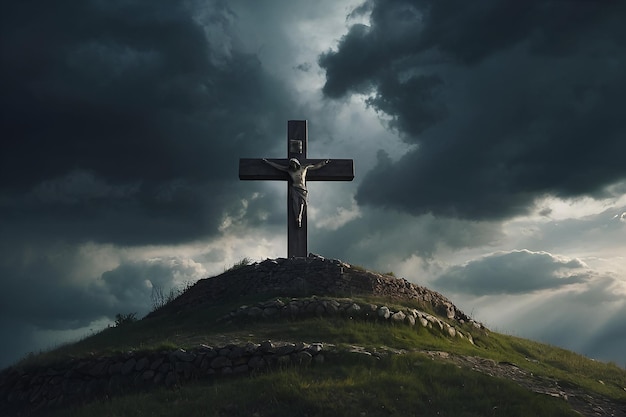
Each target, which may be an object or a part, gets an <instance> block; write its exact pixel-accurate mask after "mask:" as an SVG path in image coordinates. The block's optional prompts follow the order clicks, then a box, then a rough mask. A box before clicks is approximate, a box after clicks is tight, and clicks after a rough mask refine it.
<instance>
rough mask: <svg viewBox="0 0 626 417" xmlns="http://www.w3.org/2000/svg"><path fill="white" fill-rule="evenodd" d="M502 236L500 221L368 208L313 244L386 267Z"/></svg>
mask: <svg viewBox="0 0 626 417" xmlns="http://www.w3.org/2000/svg"><path fill="white" fill-rule="evenodd" d="M501 237H502V230H501V227H500V225H499V224H497V223H492V222H471V221H466V220H459V219H441V218H436V217H434V216H432V215H423V216H411V215H407V214H406V213H401V212H393V211H383V210H378V209H371V208H365V209H363V211H362V213H361V217H359V218H358V219H355V220H352V221H350V222H348V223H346V224H345V225H343V226H341V227H340V228H339V229H337V232H335V233H322V234H317V233H316V234H315V235H313V236H312V237H311V244H310V247H311V248H312V250H313V251H315V250H318V251H320V252H321V254H322V255H325V256H333V257H339V258H341V259H344V260H346V261H348V262H355V263H361V264H362V265H364V266H367V267H369V268H382V269H384V268H388V267H389V266H390V264H391V265H393V264H395V263H397V262H399V261H402V260H406V259H407V258H410V257H411V256H413V255H416V256H419V257H421V258H425V259H430V258H433V257H434V256H435V253H436V252H437V250H439V249H441V248H442V247H445V248H449V249H454V250H458V249H463V248H468V247H476V246H483V245H489V244H492V243H494V242H495V241H497V240H498V239H499V238H501ZM316 248H320V249H316Z"/></svg>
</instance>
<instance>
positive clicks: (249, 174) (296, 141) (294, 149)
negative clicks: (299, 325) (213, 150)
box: [239, 120, 354, 258]
mask: <svg viewBox="0 0 626 417" xmlns="http://www.w3.org/2000/svg"><path fill="white" fill-rule="evenodd" d="M308 139H309V138H308V127H307V121H306V120H289V121H288V122H287V159H267V160H264V159H252V158H241V159H239V179H240V180H283V181H289V183H288V186H287V194H288V195H287V256H288V257H290V258H291V257H306V256H307V222H306V204H305V205H304V211H303V213H302V217H301V222H300V225H298V215H297V213H296V212H295V210H294V208H293V207H292V206H293V201H294V200H293V199H294V198H297V196H295V195H294V193H296V192H297V191H294V190H293V188H294V187H293V186H292V185H293V184H292V179H291V177H290V175H289V173H288V172H283V171H281V170H279V169H277V168H275V167H273V166H272V165H270V163H268V161H269V162H271V163H273V164H278V165H281V166H284V167H287V166H289V161H290V159H291V158H296V159H298V161H300V164H301V166H303V167H304V166H306V165H309V164H310V165H315V164H320V165H322V164H323V163H324V162H323V161H326V159H307V156H306V150H307V142H308ZM329 161H330V162H329V163H328V164H327V165H324V166H322V167H321V168H313V169H310V170H308V172H307V173H306V181H352V180H353V179H354V161H353V160H352V159H332V160H329Z"/></svg>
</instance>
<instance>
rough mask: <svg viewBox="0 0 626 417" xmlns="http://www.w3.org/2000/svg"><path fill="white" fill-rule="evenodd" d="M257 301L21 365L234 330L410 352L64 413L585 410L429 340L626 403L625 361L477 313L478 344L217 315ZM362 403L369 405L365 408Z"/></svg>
mask: <svg viewBox="0 0 626 417" xmlns="http://www.w3.org/2000/svg"><path fill="white" fill-rule="evenodd" d="M264 300H265V299H263V301H264ZM256 301H261V300H258V299H255V298H254V297H251V298H248V299H241V300H238V301H237V302H235V303H233V302H225V303H216V304H215V305H212V306H209V307H204V308H202V309H198V310H194V311H185V312H181V313H179V314H176V315H168V316H165V315H164V316H160V317H154V318H150V319H145V320H140V321H137V322H133V323H128V324H125V325H123V326H119V327H113V328H108V329H105V330H104V331H102V332H100V333H98V334H95V335H92V336H90V337H88V338H85V339H83V340H81V341H79V342H77V343H75V344H72V345H66V346H63V347H60V348H58V349H55V350H53V351H50V352H46V353H44V354H40V355H36V356H33V357H29V358H28V359H25V360H23V361H22V362H20V363H19V364H18V366H20V367H30V366H39V365H44V364H50V363H54V362H55V361H60V360H64V359H66V358H68V357H87V356H90V357H91V356H98V355H112V354H116V353H120V352H128V351H131V350H135V351H150V350H163V349H176V348H179V347H182V348H193V347H196V346H198V345H199V344H201V343H204V344H208V345H213V346H223V345H226V344H228V343H230V342H232V341H234V342H235V343H241V344H245V343H246V342H249V341H250V342H257V343H258V342H260V341H263V340H268V339H270V340H274V341H281V340H282V341H305V342H309V343H313V342H325V343H332V344H335V345H336V346H338V347H339V348H342V347H347V346H350V345H358V346H363V347H365V348H367V349H368V350H369V351H385V350H386V349H387V348H393V349H403V350H406V351H407V352H409V353H407V354H406V355H392V356H385V357H383V359H381V360H376V359H374V358H372V357H364V356H363V355H358V354H349V353H339V354H335V356H333V357H331V360H328V361H327V362H326V363H324V364H322V365H316V366H313V367H310V368H305V369H301V368H291V367H289V368H284V369H281V370H278V371H275V372H269V373H265V374H257V375H253V376H246V377H238V378H217V379H215V380H211V381H198V382H195V383H188V384H185V385H184V386H182V387H181V388H180V389H177V390H167V389H157V390H155V391H152V392H146V393H135V394H132V395H129V396H126V397H119V398H113V399H112V400H110V401H106V402H98V403H94V404H92V405H87V406H83V407H80V408H76V409H73V410H72V411H71V412H68V411H67V410H64V411H63V413H61V414H58V415H59V416H60V415H74V416H89V417H97V416H161V415H171V414H169V413H172V412H173V411H172V410H173V408H172V407H175V414H176V415H189V416H194V415H214V416H239V415H241V416H244V415H245V416H251V415H254V414H255V413H257V415H259V416H269V415H271V416H283V415H284V416H287V415H289V416H292V415H301V416H304V415H307V416H317V415H341V416H352V415H354V416H363V415H366V416H372V415H385V416H387V415H398V416H400V415H402V416H405V415H406V416H410V415H420V416H430V415H433V416H434V415H454V416H492V415H493V416H499V415H506V416H517V415H519V416H527V415H536V416H541V415H546V416H569V415H575V414H572V413H571V412H569V411H567V410H568V409H567V405H566V403H565V402H564V401H562V400H558V399H553V398H550V397H548V396H545V395H538V394H533V393H531V392H529V391H528V390H525V389H523V388H521V387H519V386H517V385H515V384H514V383H512V382H509V381H505V380H502V379H496V378H492V377H488V376H485V375H482V374H480V373H478V372H473V371H469V370H465V369H460V368H458V367H457V366H455V365H451V364H446V363H443V362H441V361H433V360H431V359H427V357H426V356H425V355H423V354H421V353H419V351H420V350H440V351H446V352H449V353H453V354H459V355H466V356H478V357H482V358H487V359H493V360H495V361H496V362H500V361H506V362H512V363H515V364H516V365H517V366H519V367H520V368H522V369H524V370H527V371H529V372H532V373H533V374H534V375H537V376H541V377H545V378H552V379H557V380H559V381H563V382H566V383H568V384H572V385H576V386H578V387H582V388H584V389H585V390H588V391H590V392H595V393H598V394H602V395H604V396H607V397H609V398H612V399H614V400H616V401H621V402H622V403H624V404H626V391H625V390H624V387H626V371H624V370H623V369H621V368H619V367H618V366H616V365H615V364H610V363H609V364H607V363H602V362H596V361H593V360H590V359H588V358H585V357H583V356H581V355H577V354H575V353H572V352H569V351H566V350H564V349H560V348H556V347H554V346H550V345H545V344H542V343H537V342H533V341H530V340H525V339H521V338H517V337H512V336H507V335H502V334H498V333H493V332H487V331H484V330H479V329H475V328H473V327H472V326H470V325H464V326H462V328H463V330H464V331H465V332H470V333H471V334H472V336H473V339H474V341H475V345H472V344H470V343H469V342H468V341H467V340H462V339H459V338H454V339H451V338H448V337H444V336H442V334H441V333H440V332H439V331H436V330H430V329H426V328H423V327H421V326H419V325H416V326H414V327H410V326H408V325H404V324H400V325H394V324H391V323H389V322H380V321H364V320H351V319H346V318H341V317H335V318H307V319H300V320H288V319H275V320H273V321H263V320H256V321H253V320H248V321H245V320H244V321H237V322H235V323H230V324H229V323H224V322H218V321H217V320H216V319H217V318H218V317H222V316H224V315H225V314H226V313H228V312H229V311H232V310H235V309H237V307H239V306H240V305H243V304H246V305H251V304H254V302H256ZM359 301H360V302H371V303H374V304H378V305H381V304H386V305H388V306H392V305H395V306H398V305H399V304H398V303H400V302H399V301H398V300H394V301H390V300H386V302H385V300H382V299H360V300H359ZM408 306H409V307H415V308H420V306H416V305H408ZM422 309H423V308H422ZM340 350H341V349H340ZM599 380H601V381H603V382H604V383H603V384H602V383H599V382H598V381H599ZM494 407H495V408H494ZM363 412H364V413H366V414H361V413H363ZM437 412H439V414H437Z"/></svg>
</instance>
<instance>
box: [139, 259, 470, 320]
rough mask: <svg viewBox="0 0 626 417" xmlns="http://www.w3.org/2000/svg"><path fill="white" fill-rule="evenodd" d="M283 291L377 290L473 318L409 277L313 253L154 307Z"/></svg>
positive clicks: (170, 309)
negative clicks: (387, 273)
mask: <svg viewBox="0 0 626 417" xmlns="http://www.w3.org/2000/svg"><path fill="white" fill-rule="evenodd" d="M260 294H264V295H268V296H281V297H303V296H310V295H313V294H315V295H318V296H333V297H341V296H347V297H351V296H355V295H374V296H381V297H390V298H396V299H409V300H414V301H417V302H419V303H422V304H424V305H428V306H430V307H431V308H432V310H433V311H435V312H436V313H437V314H440V315H442V316H444V317H447V318H449V319H455V320H457V321H459V322H466V321H470V320H471V318H470V317H469V316H467V315H465V314H464V313H463V312H462V311H460V310H459V309H457V308H456V307H455V306H454V304H452V302H451V301H450V300H448V299H447V298H445V297H444V296H443V295H441V294H439V293H437V292H435V291H431V290H429V289H427V288H425V287H421V286H419V285H415V284H413V283H411V282H409V281H407V280H406V279H403V278H395V277H393V276H388V275H381V274H377V273H374V272H369V271H365V270H362V269H360V268H354V267H352V266H350V265H349V264H346V263H344V262H341V261H339V260H335V259H325V258H322V257H321V256H317V255H310V256H309V257H307V258H289V259H285V258H278V259H266V260H265V261H263V262H259V263H254V264H252V265H246V266H242V267H238V268H235V269H232V270H229V271H226V272H224V273H223V274H221V275H218V276H216V277H213V278H207V279H203V280H200V281H198V282H197V283H196V284H195V285H194V286H193V287H192V288H190V289H189V290H188V291H187V292H185V293H184V294H182V295H181V296H180V297H178V298H177V299H176V300H174V302H172V303H170V304H169V305H167V306H166V307H165V308H163V309H161V310H159V311H157V312H153V313H151V314H150V315H149V316H148V317H151V316H156V315H159V314H171V313H175V312H178V311H180V310H184V309H188V308H190V307H197V306H201V305H203V304H206V303H210V302H212V301H213V300H218V299H220V300H226V299H233V298H237V297H243V296H249V295H260Z"/></svg>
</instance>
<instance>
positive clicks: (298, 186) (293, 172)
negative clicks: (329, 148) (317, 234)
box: [263, 158, 330, 227]
mask: <svg viewBox="0 0 626 417" xmlns="http://www.w3.org/2000/svg"><path fill="white" fill-rule="evenodd" d="M263 161H264V162H266V163H268V164H270V165H271V166H273V167H274V168H276V169H279V170H281V171H284V172H286V173H287V174H289V177H291V187H292V192H291V198H292V200H291V201H292V204H293V212H294V214H295V215H296V222H297V223H298V227H302V215H303V214H304V208H305V207H306V205H307V195H308V194H309V191H308V190H307V189H306V174H307V172H308V171H309V170H316V169H320V168H321V167H323V166H324V165H326V164H327V163H329V162H330V159H327V160H325V161H322V162H319V163H317V164H309V165H305V166H302V164H300V161H298V160H297V159H296V158H291V159H290V160H289V165H288V166H282V165H279V164H277V163H275V162H272V161H268V160H267V159H265V158H263Z"/></svg>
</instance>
